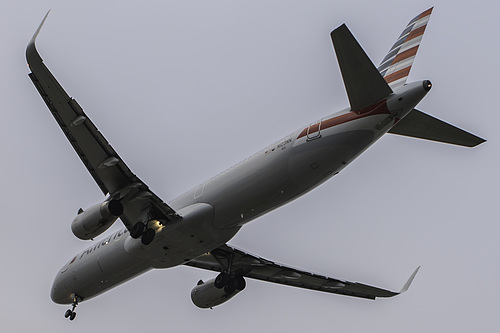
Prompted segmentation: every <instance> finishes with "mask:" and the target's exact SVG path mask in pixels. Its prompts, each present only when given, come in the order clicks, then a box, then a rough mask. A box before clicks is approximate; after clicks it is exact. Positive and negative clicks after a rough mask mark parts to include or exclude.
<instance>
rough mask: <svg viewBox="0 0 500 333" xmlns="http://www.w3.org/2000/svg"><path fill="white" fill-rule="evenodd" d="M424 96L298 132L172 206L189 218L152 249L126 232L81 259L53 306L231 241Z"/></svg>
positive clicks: (415, 89)
mask: <svg viewBox="0 0 500 333" xmlns="http://www.w3.org/2000/svg"><path fill="white" fill-rule="evenodd" d="M426 93H427V91H425V90H424V89H423V87H422V84H421V83H420V82H418V83H414V84H409V85H406V86H403V87H402V88H400V89H399V90H397V91H395V92H394V94H393V95H391V96H389V98H387V100H383V101H381V102H379V103H377V104H375V105H373V106H371V107H369V108H367V109H365V110H363V111H362V112H358V113H356V112H351V111H349V110H344V111H341V112H338V113H335V114H332V115H330V116H327V117H325V118H323V119H321V120H320V121H318V122H315V123H313V124H312V125H310V126H306V127H304V128H301V129H300V130H298V131H295V132H293V133H292V134H290V135H289V136H287V137H285V138H283V139H281V140H279V141H277V142H276V143H274V144H273V145H271V146H269V147H267V148H265V149H263V150H261V151H260V152H258V153H256V154H254V155H252V156H250V157H249V158H247V159H246V160H244V161H242V162H240V163H238V164H236V165H235V166H233V167H231V168H229V169H228V170H226V171H224V172H222V173H221V174H219V175H217V176H215V177H213V178H211V179H210V180H208V181H206V182H205V183H203V184H201V185H199V186H197V187H196V188H194V189H192V190H190V191H188V192H186V193H185V194H183V195H181V196H180V197H178V198H176V199H174V200H173V201H171V202H169V203H168V204H169V206H170V207H172V208H173V209H174V210H175V211H176V212H177V213H178V214H179V215H180V216H182V217H183V218H182V219H179V220H177V221H174V222H171V223H170V224H167V225H166V226H160V225H158V226H156V236H155V239H154V241H153V243H152V244H150V245H147V246H144V245H142V243H141V241H140V240H139V239H133V238H131V237H130V236H129V233H128V231H127V230H126V229H123V230H121V231H119V232H116V233H114V234H112V235H111V236H108V237H106V238H104V239H102V240H100V241H97V242H95V243H94V245H93V246H92V247H90V248H88V249H86V250H85V251H83V252H80V253H79V254H77V255H76V256H75V257H74V258H73V259H72V260H71V261H70V262H69V263H67V264H66V265H65V266H64V267H63V268H62V269H61V270H60V271H59V272H58V273H57V275H56V277H55V279H54V283H53V286H52V290H51V298H52V300H53V301H54V302H56V303H60V304H69V303H72V301H73V297H74V295H78V296H79V297H80V298H82V299H85V300H86V299H89V298H92V297H94V296H97V295H99V294H100V293H102V292H104V291H106V290H109V289H110V288H112V287H115V286H117V285H118V284H121V283H123V282H125V281H127V280H129V279H131V278H133V277H135V276H137V275H139V274H142V273H144V272H146V271H148V270H150V269H152V268H167V267H173V266H177V265H180V264H183V263H186V262H188V261H189V260H191V259H193V258H196V257H198V256H200V255H202V254H204V253H207V252H210V251H212V250H213V249H215V248H217V247H219V246H221V245H223V244H225V243H227V242H228V241H229V240H230V239H231V238H232V237H233V236H234V235H235V234H236V233H237V232H238V230H239V229H240V228H241V226H243V225H244V224H246V223H248V222H250V221H251V220H253V219H255V218H257V217H259V216H261V215H263V214H265V213H267V212H269V211H271V210H273V209H275V208H277V207H279V206H281V205H284V204H286V203H288V202H290V201H291V200H293V199H295V198H297V197H298V196H300V195H302V194H304V193H306V192H308V191H310V190H312V189H313V188H315V187H316V186H318V185H320V184H321V183H323V182H324V181H326V180H328V179H329V178H331V177H332V176H334V175H336V174H337V173H339V172H340V171H341V170H342V169H343V168H345V167H346V166H347V165H348V164H349V163H350V162H352V161H353V160H354V159H355V158H356V157H357V156H359V155H360V154H361V153H362V152H363V151H364V150H365V149H367V148H368V147H369V146H370V145H372V144H373V143H374V142H375V141H377V140H378V139H379V138H380V137H381V136H382V135H383V134H385V133H386V132H387V131H388V130H389V129H390V128H391V127H392V126H393V125H394V124H395V122H396V120H397V119H399V118H402V117H404V116H405V115H406V114H407V113H408V112H410V111H411V110H412V109H413V107H414V106H415V105H416V104H417V103H418V102H419V101H420V100H421V99H422V98H423V97H424V96H425V94H426ZM153 227H155V226H153Z"/></svg>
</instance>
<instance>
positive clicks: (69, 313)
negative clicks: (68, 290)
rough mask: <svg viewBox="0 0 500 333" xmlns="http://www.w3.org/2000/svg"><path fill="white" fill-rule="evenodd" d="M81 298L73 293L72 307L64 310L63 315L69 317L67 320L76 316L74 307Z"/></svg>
mask: <svg viewBox="0 0 500 333" xmlns="http://www.w3.org/2000/svg"><path fill="white" fill-rule="evenodd" d="M82 300H83V298H81V297H80V296H78V295H76V294H73V303H72V304H71V305H72V308H71V309H68V310H66V312H65V313H64V317H65V318H69V320H75V318H76V312H75V309H76V307H77V305H78V302H81V301H82Z"/></svg>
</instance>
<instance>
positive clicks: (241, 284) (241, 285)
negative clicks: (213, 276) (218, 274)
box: [234, 275, 247, 291]
mask: <svg viewBox="0 0 500 333" xmlns="http://www.w3.org/2000/svg"><path fill="white" fill-rule="evenodd" d="M234 281H236V289H238V290H240V291H241V290H243V289H245V287H246V285H247V283H246V281H245V279H244V278H243V276H241V275H238V276H236V277H235V278H234Z"/></svg>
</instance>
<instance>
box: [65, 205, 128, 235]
mask: <svg viewBox="0 0 500 333" xmlns="http://www.w3.org/2000/svg"><path fill="white" fill-rule="evenodd" d="M122 213H123V205H122V204H121V202H120V201H117V200H110V201H104V202H103V203H100V204H97V205H94V206H92V207H90V208H89V209H87V210H83V209H81V208H80V210H79V211H78V215H77V217H75V219H74V220H73V222H71V231H73V234H74V235H75V236H76V237H78V238H80V239H82V240H88V239H92V238H94V237H96V236H99V235H100V234H102V233H103V232H104V231H106V230H108V228H109V227H111V225H112V224H113V223H114V222H115V221H116V219H117V218H118V217H119V216H120V215H122Z"/></svg>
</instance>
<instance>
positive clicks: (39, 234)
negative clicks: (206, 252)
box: [0, 0, 500, 332]
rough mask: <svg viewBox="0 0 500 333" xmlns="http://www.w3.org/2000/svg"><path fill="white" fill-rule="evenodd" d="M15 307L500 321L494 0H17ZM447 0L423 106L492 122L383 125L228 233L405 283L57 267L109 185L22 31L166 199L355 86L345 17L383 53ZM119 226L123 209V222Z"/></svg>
mask: <svg viewBox="0 0 500 333" xmlns="http://www.w3.org/2000/svg"><path fill="white" fill-rule="evenodd" d="M1 3H2V6H1V9H2V10H1V11H0V45H2V48H1V51H0V57H1V58H0V59H1V62H0V73H1V79H0V110H1V111H0V112H1V115H2V118H1V122H0V152H1V154H2V162H3V163H2V164H1V170H2V174H3V181H2V191H1V192H0V193H1V194H0V198H1V200H0V202H1V203H0V205H1V206H0V207H1V211H2V231H1V232H0V253H1V259H2V270H1V274H0V282H1V284H0V285H1V297H0V318H1V319H2V320H1V321H0V325H1V327H2V331H4V332H13V331H19V332H41V331H49V330H52V331H54V332H58V331H62V330H63V329H65V330H68V329H71V331H72V332H89V331H101V332H102V331H118V330H125V331H138V330H141V331H148V330H149V331H153V330H164V331H168V332H182V331H190V332H195V331H198V332H226V331H235V332H255V331H256V330H257V331H261V330H262V331H275V332H303V331H307V332H314V331H317V332H332V331H339V332H368V331H370V332H439V331H447V332H471V331H475V332H495V331H496V330H497V329H498V325H499V319H498V318H499V317H498V308H499V305H500V304H499V299H500V288H499V287H498V281H499V280H500V264H499V254H500V249H499V241H498V238H499V237H498V235H499V233H500V224H499V221H498V188H499V186H500V184H499V176H498V167H499V154H498V152H499V139H500V131H499V130H498V124H499V122H500V114H499V112H500V110H498V103H497V101H498V77H499V74H500V73H499V72H500V71H499V68H500V67H499V64H498V54H499V48H500V46H499V45H500V44H499V43H498V5H497V4H496V3H495V2H493V1H485V0H478V1H474V3H470V2H463V1H462V2H457V1H451V0H449V1H447V0H443V1H440V0H435V1H432V2H431V1H427V0H423V1H401V0H399V1H396V0H394V1H390V0H380V1H367V0H363V1H356V0H349V1H333V0H330V1H326V0H307V1H305V0H304V1H298V0H252V1H246V0H245V1H237V0H231V1H230V0H226V1H223V0H210V1H207V0H192V1H177V0H176V1H171V0H168V1H165V0H162V1H147V2H146V1H128V0H126V1H123V0H122V1H55V0H54V1H49V0H39V1H27V0H15V1H14V0H11V1H9V0H2V2H1ZM431 6H435V9H434V12H433V14H432V17H431V20H430V22H429V25H428V27H427V30H426V35H425V36H424V39H423V42H422V44H421V46H420V49H419V54H418V56H417V59H416V61H415V63H414V66H413V69H412V72H411V74H410V77H409V81H413V80H423V79H430V80H431V81H432V82H433V84H434V86H433V89H432V90H431V92H430V93H429V94H428V95H427V97H426V98H425V99H424V100H423V101H422V102H421V103H420V104H419V109H421V110H423V111H425V112H427V113H430V114H432V115H434V116H436V117H438V118H441V119H444V120H446V121H448V122H450V123H453V124H455V125H457V126H459V127H462V128H464V129H467V130H469V131H471V132H473V133H475V134H478V135H480V136H482V137H484V138H486V139H487V140H488V142H486V143H485V144H483V145H481V146H479V147H477V148H475V149H467V148H460V147H455V146H450V145H444V144H439V143H432V142H425V141H421V140H415V139H408V138H402V137H396V136H389V135H388V136H386V137H384V138H382V139H381V140H380V141H379V142H378V143H376V144H375V145H374V146H373V147H372V148H370V149H369V150H368V151H367V152H366V153H364V154H363V155H362V156H361V157H360V158H359V159H358V160H356V161H355V162H354V163H353V164H351V165H350V166H349V167H348V168H347V169H345V170H344V171H343V172H342V173H341V174H340V175H339V176H337V177H335V179H333V180H331V181H330V182H327V183H326V184H324V185H323V186H321V187H320V188H318V189H316V190H314V191H313V192H311V193H309V194H308V195H306V196H305V197H303V198H300V199H298V200H296V201H295V202H293V203H291V204H289V205H287V206H285V207H282V208H280V209H279V210H277V211H275V212H272V213H270V214H268V215H266V216H264V217H261V218H260V219H258V220H256V221H254V222H252V223H250V224H248V225H247V226H245V227H244V228H243V229H242V230H241V231H240V233H239V234H238V235H237V236H236V237H235V238H234V239H233V240H231V242H230V243H231V244H232V245H234V246H237V247H240V248H243V249H245V250H247V251H250V252H252V253H256V254H258V255H260V256H262V257H264V258H268V259H271V260H274V261H277V262H282V263H286V264H290V265H293V266H296V267H300V268H303V269H306V270H311V271H315V272H320V273H322V274H326V275H332V276H336V277H339V278H343V279H347V280H350V281H359V282H363V283H368V284H372V285H376V286H379V287H382V288H387V289H392V290H399V289H400V288H401V287H402V285H403V284H404V282H405V281H406V279H407V278H408V277H409V275H410V274H411V273H412V271H413V270H414V269H415V267H417V266H419V265H421V266H422V269H421V270H420V272H419V274H418V275H417V277H416V279H415V280H414V283H413V285H412V286H411V288H410V290H409V291H408V292H407V293H406V294H404V295H402V296H399V297H396V298H392V299H380V300H377V301H368V300H362V299H353V298H348V297H343V296H338V295H331V294H325V293H318V292H313V291H307V290H301V289H297V288H292V287H285V286H279V285H274V284H269V283H264V282H260V281H251V280H250V281H248V283H247V288H246V289H245V291H244V292H242V293H241V294H239V295H238V296H236V297H235V298H234V299H232V300H231V301H229V302H228V303H225V304H223V305H222V306H220V307H217V308H215V309H214V310H212V311H211V310H200V309H198V308H196V307H195V306H194V305H193V304H192V303H191V300H190V291H191V289H192V288H193V287H194V285H195V284H196V282H197V281H198V280H199V279H200V278H201V279H204V280H205V279H210V278H212V277H214V276H215V274H214V273H213V272H206V271H202V270H198V269H195V268H189V267H179V268H173V269H168V270H157V271H152V272H149V273H147V274H145V275H143V276H140V277H139V278H136V279H134V280H132V281H130V282H128V283H126V284H124V285H122V286H120V287H118V288H115V289H113V290H111V291H109V292H107V293H105V294H103V295H101V296H99V297H97V298H95V299H92V300H90V301H88V302H84V303H82V304H81V305H80V306H79V307H78V311H77V312H78V317H77V319H76V320H75V322H69V321H68V320H66V319H64V317H63V314H64V311H65V310H66V307H65V306H61V305H56V304H53V303H52V301H51V300H50V297H49V292H50V287H51V284H52V279H53V277H54V276H55V274H56V272H57V271H58V270H59V269H60V267H61V266H62V265H63V264H64V263H65V262H67V261H68V260H69V259H71V258H72V256H74V254H75V253H77V252H79V251H81V250H82V249H84V248H86V247H87V246H89V243H88V242H82V241H80V240H78V239H76V238H75V237H74V236H73V235H72V233H71V230H70V227H69V226H70V222H71V220H72V219H73V218H74V216H75V215H76V213H77V211H78V208H80V207H82V208H87V207H89V206H91V205H93V204H95V203H98V202H101V201H102V200H103V196H102V194H101V192H100V190H99V188H98V187H97V186H96V184H95V183H94V181H93V179H92V178H91V177H90V175H89V174H88V172H87V171H86V169H85V168H84V166H83V165H82V163H81V161H80V160H79V158H78V157H77V155H76V154H75V152H74V151H73V149H72V147H71V146H70V144H69V143H68V142H67V140H66V138H65V137H64V135H63V134H62V132H61V130H60V129H59V127H58V126H57V124H56V122H55V121H54V119H53V118H52V116H51V115H50V113H49V110H48V109H47V107H46V106H45V104H44V103H43V101H42V99H41V98H40V96H39V95H38V92H37V91H36V90H35V88H34V87H33V85H32V83H31V81H30V80H29V78H28V76H27V74H28V72H29V71H28V68H27V66H26V61H25V57H24V50H25V47H26V44H27V43H28V41H29V40H30V38H31V36H32V35H33V33H34V31H35V30H36V28H37V26H38V24H39V23H40V21H41V20H42V18H43V16H44V15H45V13H46V11H47V10H48V9H52V12H51V14H50V16H49V18H48V20H47V22H46V24H45V27H44V29H43V30H42V32H41V34H40V36H39V39H38V49H39V51H40V53H41V55H42V58H43V59H44V60H45V63H46V64H47V66H48V67H49V68H50V70H51V71H52V72H53V74H54V75H55V76H56V77H57V78H58V80H59V81H60V83H61V84H62V85H63V87H64V88H65V89H66V91H67V92H68V93H69V94H70V95H71V96H73V97H74V98H76V99H77V100H78V102H79V103H80V105H82V107H83V108H84V109H85V111H86V113H87V115H88V116H89V117H90V118H91V119H92V120H93V122H94V123H95V124H96V126H97V127H98V128H99V130H100V131H101V132H102V133H103V134H104V135H105V137H106V138H107V139H108V141H109V142H110V143H111V144H112V145H113V147H114V148H115V150H116V151H117V152H118V153H119V154H120V156H121V157H122V158H123V159H124V160H125V162H126V163H127V164H128V166H129V167H130V168H131V169H132V170H133V171H134V172H135V173H136V174H137V175H138V176H139V177H140V178H141V179H142V180H144V181H145V182H146V183H147V184H148V185H149V186H150V187H151V188H152V189H153V191H155V193H157V194H158V195H159V196H160V197H162V198H163V199H164V200H165V201H168V200H170V199H172V198H174V197H176V196H177V195H178V194H180V193H182V192H184V191H186V190H188V189H190V188H192V187H193V186H195V185H197V184H198V183H201V182H202V181H204V180H206V179H208V178H210V177H212V176H213V175H215V174H216V173H218V172H220V171H222V170H224V169H225V168H227V167H229V166H231V165H232V164H235V163H237V162H238V161H240V160H242V159H244V158H245V157H247V156H249V155H251V154H253V153H255V152H256V151H258V150H260V149H261V148H263V147H265V146H267V145H268V144H270V143H272V142H275V141H276V140H277V139H279V138H281V137H283V136H285V135H287V134H289V133H290V132H292V131H294V130H296V129H298V128H302V127H303V126H304V125H307V124H309V123H311V122H312V121H314V120H316V119H320V118H322V117H323V116H325V115H327V114H330V113H332V112H334V111H337V110H340V109H342V108H345V107H347V106H348V101H347V97H346V95H345V90H344V86H343V83H342V80H341V76H340V72H339V69H338V65H337V62H336V58H335V55H334V51H333V48H332V45H331V40H330V36H329V33H330V31H331V30H333V29H334V28H336V27H337V26H339V25H341V24H342V23H346V24H347V25H348V27H349V28H350V30H351V31H352V33H353V34H354V35H355V36H356V38H357V39H358V41H359V42H360V44H361V45H362V46H363V47H364V49H365V51H366V52H367V53H368V55H369V56H370V57H371V59H372V60H373V61H374V63H376V64H378V63H379V62H380V61H381V59H382V58H383V57H384V55H385V54H386V53H387V51H388V50H389V48H390V46H391V45H392V44H393V43H394V41H395V40H396V38H397V37H398V36H399V34H400V33H401V31H402V30H403V28H404V27H405V26H406V24H407V23H408V21H409V20H410V19H412V18H413V17H414V16H415V15H417V14H419V13H420V12H422V11H424V10H426V9H428V8H429V7H431ZM117 228H121V224H120V223H119V222H118V223H117V224H116V225H115V226H114V227H113V229H112V230H116V229H117Z"/></svg>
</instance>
